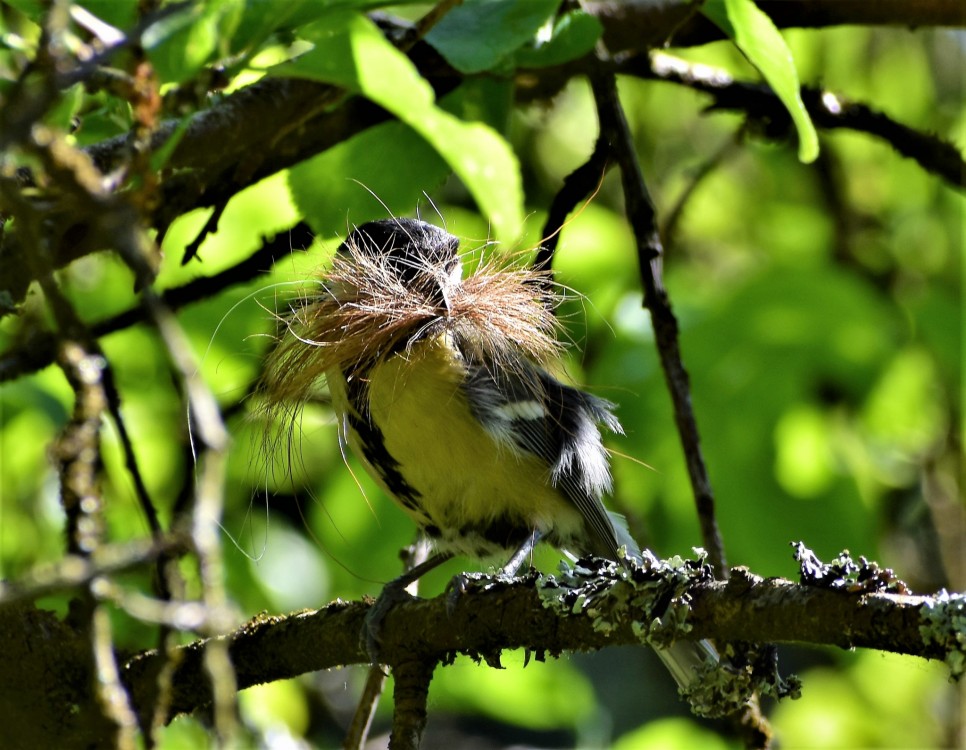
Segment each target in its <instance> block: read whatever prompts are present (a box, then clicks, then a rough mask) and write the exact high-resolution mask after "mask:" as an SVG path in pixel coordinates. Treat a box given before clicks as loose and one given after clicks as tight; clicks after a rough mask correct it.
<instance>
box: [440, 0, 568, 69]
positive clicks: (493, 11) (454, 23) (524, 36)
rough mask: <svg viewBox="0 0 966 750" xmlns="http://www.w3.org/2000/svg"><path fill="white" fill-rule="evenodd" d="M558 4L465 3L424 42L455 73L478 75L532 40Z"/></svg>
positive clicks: (540, 0)
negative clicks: (429, 45)
mask: <svg viewBox="0 0 966 750" xmlns="http://www.w3.org/2000/svg"><path fill="white" fill-rule="evenodd" d="M559 5H560V0H527V2H523V3H521V2H519V0H466V1H465V2H463V3H462V4H460V5H458V6H457V7H455V8H453V9H452V10H451V11H449V13H447V14H446V15H445V16H443V18H442V20H441V21H440V22H439V23H437V24H436V25H435V26H434V27H433V28H432V29H431V30H430V32H429V34H427V35H426V41H427V42H429V43H430V44H432V45H433V46H434V47H435V48H436V49H437V50H438V51H439V53H440V54H441V55H443V57H445V58H446V59H447V61H448V62H449V63H450V64H451V65H452V66H453V67H454V68H456V69H457V70H459V71H462V72H463V73H479V72H480V71H483V70H488V69H490V68H492V67H494V66H495V65H497V64H498V63H499V62H500V61H501V60H503V58H505V57H506V56H507V55H509V54H510V53H511V52H513V51H514V50H515V49H517V48H519V47H520V46H522V45H523V44H525V43H526V42H528V41H529V40H531V39H532V38H533V36H534V35H535V34H536V33H537V30H538V29H539V28H540V27H541V26H543V24H544V23H546V21H547V19H548V18H550V16H551V14H552V13H553V12H554V11H555V10H556V9H557V6H559Z"/></svg>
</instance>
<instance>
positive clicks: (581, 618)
mask: <svg viewBox="0 0 966 750" xmlns="http://www.w3.org/2000/svg"><path fill="white" fill-rule="evenodd" d="M706 570H707V568H706V567H702V566H701V565H696V564H694V563H690V564H688V563H681V562H680V561H678V564H677V565H675V566H668V567H666V568H663V572H661V573H660V575H659V576H657V577H652V578H645V579H644V580H642V581H634V580H632V579H630V580H629V579H628V577H627V576H626V575H625V574H624V573H622V572H621V571H622V569H621V568H620V567H619V566H616V565H615V566H611V567H610V568H607V567H598V568H595V569H587V570H586V571H585V572H581V570H580V569H579V568H578V569H576V571H575V572H574V573H573V575H571V576H570V577H569V578H568V579H567V580H564V579H561V578H560V577H553V576H545V577H544V576H532V577H529V578H523V579H507V578H499V577H491V576H478V577H476V578H475V579H473V580H472V585H471V586H470V587H469V589H468V592H467V593H465V594H463V595H462V596H460V597H457V598H456V599H455V600H454V599H453V597H451V596H449V595H443V596H440V597H437V598H435V599H430V600H422V599H418V600H414V601H412V602H407V603H404V604H401V605H399V606H397V607H395V608H394V609H392V610H391V611H390V612H389V614H388V615H387V617H386V619H385V623H384V630H383V643H382V649H383V651H382V653H383V654H384V658H385V660H386V661H387V662H389V663H390V664H398V663H402V662H405V661H407V660H411V659H413V658H414V657H416V656H418V657H419V658H420V659H427V658H433V659H436V660H440V661H445V660H446V659H449V658H451V657H452V655H454V654H456V653H462V654H467V655H470V656H473V657H474V658H477V659H484V660H487V661H488V662H490V663H495V662H498V660H499V654H500V652H501V651H503V650H504V649H511V648H527V649H531V650H533V651H534V652H536V653H537V654H538V658H542V657H540V656H539V655H541V654H558V653H562V652H564V651H587V650H595V649H601V648H605V647H608V646H614V645H628V644H638V643H641V642H642V641H645V642H648V641H653V642H655V643H659V642H666V641H667V640H673V639H676V638H686V639H688V640H697V639H702V638H710V639H714V640H715V641H716V642H718V643H719V645H720V644H724V643H727V642H737V641H741V642H754V643H804V644H812V645H815V646H820V645H825V646H837V647H840V648H844V649H851V648H856V647H860V648H871V649H877V650H881V651H890V652H893V653H899V654H908V655H910V656H918V657H922V658H928V659H938V660H944V661H946V662H947V664H948V665H949V666H950V669H951V674H952V675H953V676H955V677H958V676H961V675H962V673H963V669H964V659H963V655H964V649H966V596H963V595H951V594H946V593H940V594H938V595H934V596H914V595H911V594H897V593H892V592H890V591H888V590H881V591H880V590H875V587H870V586H869V585H868V584H863V583H861V582H860V581H859V577H856V576H854V575H853V576H851V577H849V576H846V577H842V576H839V577H838V578H831V579H825V580H817V579H814V578H813V579H810V582H809V583H808V584H802V583H794V582H792V581H789V580H785V579H781V578H771V579H763V578H761V577H759V576H755V575H754V574H752V573H751V572H749V571H747V570H745V569H742V568H737V569H734V570H733V571H732V577H731V579H730V580H729V581H727V582H723V581H715V580H713V579H712V578H711V577H710V576H709V575H707V574H706V572H705V571H706ZM886 588H888V587H886ZM669 593H670V594H671V596H670V598H669V596H668V594H669ZM591 594H592V596H591ZM629 601H636V602H637V605H636V608H635V609H633V610H632V609H631V608H629V606H628V602H629ZM668 602H670V603H668ZM367 611H368V605H366V604H362V603H346V602H334V603H333V604H330V605H328V606H327V607H324V608H322V609H320V610H318V611H315V612H300V613H295V614H293V615H290V616H287V617H266V616H260V617H258V618H256V619H255V620H253V621H251V622H249V623H248V624H246V625H244V626H243V627H241V628H240V629H239V630H237V631H235V632H234V633H231V634H230V635H228V636H227V642H228V650H229V654H230V656H231V660H232V663H233V664H234V665H235V669H236V674H237V678H238V684H239V687H240V688H244V687H248V686H250V685H255V684H259V683H263V682H270V681H273V680H278V679H285V678H290V677H294V676H296V675H299V674H303V673H305V672H311V671H315V670H318V669H331V668H333V667H337V666H342V665H347V664H364V663H367V661H368V656H367V654H366V652H365V648H364V646H363V645H362V642H361V640H360V638H359V633H360V632H361V629H362V627H363V622H364V619H365V614H366V612H367ZM180 651H181V653H180V654H179V657H180V663H179V666H178V668H177V670H176V672H175V675H174V678H173V696H172V704H171V710H172V712H173V713H182V712H186V711H191V710H193V709H194V708H196V707H198V706H199V705H203V704H206V703H207V702H209V701H210V689H209V688H208V686H207V685H208V683H207V679H206V676H205V673H204V669H203V667H202V655H203V653H204V651H205V641H199V642H197V643H194V644H191V645H189V646H185V647H183V648H182V649H181V650H180ZM162 659H163V657H161V656H160V655H159V654H158V653H157V652H146V653H144V654H142V655H140V656H137V657H135V658H134V659H132V660H131V661H130V662H129V663H128V664H127V665H126V667H125V669H124V674H123V679H124V681H125V682H126V684H127V685H128V687H129V689H130V690H131V692H132V695H133V700H134V704H135V706H137V707H138V709H139V710H142V711H143V710H145V709H146V707H148V706H150V705H152V702H153V698H152V696H153V694H154V690H155V687H154V682H153V680H152V677H151V676H152V675H153V673H154V669H155V668H156V665H157V663H158V662H159V660H162Z"/></svg>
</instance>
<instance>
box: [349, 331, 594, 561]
mask: <svg viewBox="0 0 966 750" xmlns="http://www.w3.org/2000/svg"><path fill="white" fill-rule="evenodd" d="M465 375H466V370H465V366H464V364H463V361H462V359H461V357H460V355H459V354H458V352H457V351H456V350H455V349H454V348H453V346H452V343H451V341H450V339H449V336H448V334H447V333H445V332H444V333H441V334H439V335H437V336H435V337H431V338H427V339H425V340H421V341H419V342H417V343H416V344H414V345H413V346H412V347H411V348H410V349H409V350H408V351H404V352H402V353H399V354H397V355H394V356H392V357H390V358H388V359H386V360H385V361H383V362H381V363H379V364H377V365H376V366H375V367H374V368H373V369H372V370H371V371H370V372H369V374H368V395H369V418H370V420H371V422H372V424H373V425H374V426H375V427H377V428H378V429H379V430H380V432H381V433H382V437H383V441H384V445H385V448H386V450H387V451H388V453H389V454H390V455H391V456H392V457H393V458H394V459H395V460H396V461H397V462H398V463H399V470H400V472H401V474H402V475H403V476H404V477H405V480H406V482H407V483H408V484H409V485H410V486H411V487H412V488H414V489H415V490H416V491H417V492H418V493H419V497H418V504H419V508H418V509H413V508H406V503H403V502H400V505H401V506H402V507H403V508H404V509H405V510H407V512H408V513H409V514H410V515H411V516H412V517H413V518H414V519H415V520H416V521H417V523H419V524H420V525H422V526H423V527H424V528H426V529H427V531H428V532H429V533H430V535H431V536H435V537H437V538H438V539H439V541H440V544H441V546H443V547H448V548H450V549H453V550H454V551H457V552H466V553H468V554H474V555H483V554H486V555H488V554H493V553H496V552H498V551H501V550H503V549H506V548H507V545H505V544H500V543H499V542H498V541H495V540H496V539H498V538H499V537H500V535H501V534H502V533H503V530H505V529H506V528H509V527H513V528H516V529H518V530H519V533H520V535H525V534H527V533H529V532H530V531H532V530H534V529H540V530H541V531H544V532H550V531H554V532H555V535H559V536H563V537H568V536H571V535H578V534H580V533H581V532H580V530H581V528H582V524H583V521H582V519H581V516H580V514H579V513H578V511H577V510H576V508H574V506H573V505H572V504H571V503H569V502H568V501H567V500H566V499H565V498H564V497H563V496H562V495H561V494H560V493H559V492H558V491H557V490H556V489H555V488H554V487H553V486H551V484H550V470H549V467H548V466H546V464H545V463H544V462H543V461H541V460H540V459H538V458H537V457H536V456H533V455H531V454H527V453H524V452H522V451H519V450H517V449H515V448H513V447H512V446H509V445H506V444H501V443H497V442H496V441H495V440H494V439H493V437H491V436H490V435H489V434H488V433H487V432H486V430H484V429H483V427H482V426H481V425H480V424H479V422H478V421H477V419H476V417H475V416H474V415H473V413H472V412H471V410H470V406H469V404H468V402H467V400H466V396H465V393H464V391H463V389H462V387H461V384H462V382H463V380H464V378H465ZM333 396H334V399H333V400H334V401H336V402H337V398H336V396H337V394H336V393H335V389H334V390H333ZM337 408H338V403H337ZM347 437H348V438H349V443H350V445H352V446H353V448H354V449H355V450H356V451H357V453H359V449H360V447H361V446H360V445H359V442H358V436H355V439H354V438H353V436H352V435H351V434H349V435H347ZM367 469H369V471H370V473H371V474H372V475H373V476H374V478H376V480H377V481H379V482H380V484H382V485H383V487H384V489H386V490H387V491H389V488H388V487H386V484H385V482H384V481H382V477H380V475H379V472H378V470H376V469H375V467H372V466H370V465H368V464H367ZM390 494H392V493H391V491H390ZM394 499H396V500H397V501H398V500H399V498H394Z"/></svg>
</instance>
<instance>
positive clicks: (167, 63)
mask: <svg viewBox="0 0 966 750" xmlns="http://www.w3.org/2000/svg"><path fill="white" fill-rule="evenodd" d="M241 2H242V0H230V2H225V0H219V1H218V2H208V3H205V4H197V5H191V6H189V7H186V8H185V10H184V11H183V12H180V13H175V14H174V15H171V16H166V17H165V18H162V19H161V20H160V21H158V22H157V23H154V24H152V25H151V26H149V27H148V29H147V30H146V31H145V32H144V35H143V36H142V38H141V39H142V43H143V44H144V49H145V51H146V52H147V54H148V58H149V59H150V60H151V63H152V64H153V65H154V68H155V70H156V71H157V73H158V77H159V78H160V79H161V81H162V82H164V83H169V82H173V83H181V82H183V81H186V80H188V79H189V78H191V77H192V76H193V75H195V73H197V72H198V71H199V70H201V68H202V67H203V66H204V65H205V64H206V63H207V62H208V61H209V60H210V59H211V58H212V56H213V55H214V53H215V51H216V50H217V49H218V46H219V44H220V43H221V39H222V38H224V37H225V36H226V31H228V32H229V33H228V34H227V36H230V32H231V29H230V28H229V29H227V30H226V29H225V28H223V26H222V24H223V23H226V22H227V24H228V25H229V26H233V25H234V24H233V21H236V20H237V18H238V10H239V3H241Z"/></svg>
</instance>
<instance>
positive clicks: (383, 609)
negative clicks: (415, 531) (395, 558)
mask: <svg viewBox="0 0 966 750" xmlns="http://www.w3.org/2000/svg"><path fill="white" fill-rule="evenodd" d="M452 556H453V553H452V552H440V553H438V554H435V555H433V556H432V557H431V558H429V559H428V560H426V561H425V562H422V563H420V564H419V565H417V566H415V567H414V568H412V569H411V570H407V571H406V572H405V573H403V574H402V575H401V576H399V577H398V578H395V579H393V580H392V581H390V582H389V583H387V584H386V585H385V586H383V588H382V592H381V593H380V594H379V597H378V598H377V599H376V601H375V603H374V604H373V605H372V606H371V607H370V608H369V611H368V612H367V613H366V622H365V627H364V628H363V637H364V638H365V641H366V651H367V652H368V654H369V660H370V661H371V662H372V663H373V664H377V663H379V659H378V656H379V644H380V642H381V640H382V639H381V638H380V633H379V631H380V630H381V629H382V621H383V620H384V619H385V617H386V615H387V614H389V610H390V609H392V608H393V607H394V606H396V605H397V604H398V603H400V602H405V601H409V600H410V599H412V598H413V596H412V594H410V593H409V592H408V591H406V589H407V588H409V586H410V584H412V583H414V582H415V581H418V580H419V579H420V578H422V577H423V576H424V575H425V574H426V573H428V572H429V571H431V570H432V569H433V568H436V567H438V566H439V565H442V564H443V563H444V562H446V561H447V560H449V559H450V558H451V557H452Z"/></svg>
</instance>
